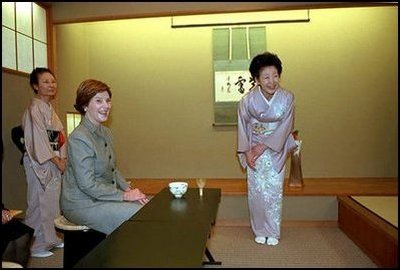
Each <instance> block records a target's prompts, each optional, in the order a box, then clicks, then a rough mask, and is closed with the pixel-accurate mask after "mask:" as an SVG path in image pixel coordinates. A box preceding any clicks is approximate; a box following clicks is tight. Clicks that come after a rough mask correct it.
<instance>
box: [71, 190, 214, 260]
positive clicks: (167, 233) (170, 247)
mask: <svg viewBox="0 0 400 270" xmlns="http://www.w3.org/2000/svg"><path fill="white" fill-rule="evenodd" d="M220 199H221V190H220V189H207V188H206V189H204V195H203V197H200V196H199V190H198V189H197V188H189V189H188V191H187V193H186V194H185V195H184V197H183V198H181V199H175V198H174V197H173V196H172V195H171V194H170V193H169V191H168V189H167V188H165V189H163V190H162V191H161V192H160V193H158V194H157V195H156V196H154V197H153V199H151V201H150V202H149V203H147V204H146V205H145V206H144V207H143V208H142V209H141V210H140V211H139V212H138V213H136V214H135V215H134V216H132V218H131V219H130V220H128V221H126V222H124V223H123V224H122V225H121V226H120V227H119V228H118V229H116V230H115V231H114V232H113V233H111V234H110V235H109V236H108V237H107V238H106V239H105V240H103V241H102V242H101V243H100V244H99V245H98V246H97V247H96V248H94V249H93V250H92V251H91V252H90V253H89V254H87V255H86V256H85V257H84V258H83V259H81V260H80V261H79V262H78V263H77V264H76V265H75V267H91V268H92V267H93V268H103V267H110V268H114V267H117V268H118V267H201V266H202V265H203V264H205V263H211V264H220V262H216V261H215V260H214V258H213V257H212V255H211V253H210V252H209V251H208V249H207V239H208V237H209V235H210V230H211V226H212V224H213V223H214V222H215V219H216V215H217V211H218V205H219V202H220ZM204 254H205V255H206V256H207V258H208V259H209V262H204V261H203V258H204Z"/></svg>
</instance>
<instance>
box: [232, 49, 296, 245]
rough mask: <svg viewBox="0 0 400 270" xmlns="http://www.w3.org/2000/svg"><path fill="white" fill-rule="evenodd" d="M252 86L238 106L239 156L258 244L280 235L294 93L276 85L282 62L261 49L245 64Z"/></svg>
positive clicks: (272, 242) (291, 145) (275, 241)
mask: <svg viewBox="0 0 400 270" xmlns="http://www.w3.org/2000/svg"><path fill="white" fill-rule="evenodd" d="M249 71H250V74H251V76H252V77H253V79H254V80H255V82H256V86H255V87H254V88H253V89H252V90H251V91H250V92H248V93H247V94H246V95H245V96H243V97H242V99H241V100H240V103H239V107H238V149H237V152H238V156H239V160H240V163H241V165H242V167H243V168H245V169H246V168H247V185H248V204H249V212H250V224H251V227H252V230H253V232H254V235H255V242H256V243H259V244H265V243H266V244H267V245H277V244H278V243H279V239H280V225H281V213H282V193H283V181H284V176H285V162H286V159H287V157H288V154H289V153H290V151H292V150H293V149H294V147H295V146H296V145H295V142H294V138H293V136H292V131H293V121H294V95H293V94H292V93H291V92H289V91H288V90H285V89H283V88H281V87H280V85H279V80H280V75H281V72H282V63H281V61H280V59H279V58H278V56H277V55H275V54H272V53H269V52H265V53H263V54H260V55H257V56H255V57H254V58H253V60H252V61H251V63H250V68H249Z"/></svg>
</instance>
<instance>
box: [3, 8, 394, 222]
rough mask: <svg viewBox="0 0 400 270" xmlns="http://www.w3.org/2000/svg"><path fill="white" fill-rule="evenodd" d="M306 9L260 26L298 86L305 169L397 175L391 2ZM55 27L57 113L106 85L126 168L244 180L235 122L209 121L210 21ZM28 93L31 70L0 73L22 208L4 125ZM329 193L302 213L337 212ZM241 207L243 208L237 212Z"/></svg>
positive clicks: (135, 172) (12, 186) (15, 203)
mask: <svg viewBox="0 0 400 270" xmlns="http://www.w3.org/2000/svg"><path fill="white" fill-rule="evenodd" d="M310 12H311V22H310V23H303V24H279V25H278V24H275V25H268V26H267V47H268V50H271V51H274V52H276V53H278V54H279V55H280V57H281V59H282V60H283V64H284V72H283V78H282V79H283V85H284V86H286V87H287V88H289V89H291V90H292V91H293V92H294V93H295V95H296V104H297V107H296V108H297V109H296V128H298V129H300V132H301V133H300V135H301V136H302V138H303V140H304V149H303V173H304V176H305V177H374V176H377V177H397V170H398V166H397V161H398V150H397V149H398V140H397V128H398V127H397V125H398V118H397V110H398V109H397V108H398V107H397V106H398V101H397V100H398V92H397V88H398V81H397V72H398V70H397V59H398V50H397V48H398V43H397V38H398V34H397V33H398V28H397V20H398V15H397V7H386V8H384V7H379V8H345V9H334V10H333V9H321V10H311V11H310ZM55 30H56V32H57V35H56V41H57V43H56V48H57V50H56V51H57V53H56V55H57V59H56V60H57V61H56V66H57V77H58V82H59V94H60V95H59V99H60V100H61V102H60V104H59V106H58V107H59V115H60V117H61V118H62V119H63V121H65V112H66V111H72V110H73V107H72V104H73V102H74V96H75V90H76V87H77V86H78V84H79V83H80V82H81V81H82V80H84V79H86V78H89V77H92V78H97V79H100V80H103V81H105V82H107V83H108V84H109V85H110V86H111V87H112V91H113V94H114V96H113V104H114V107H113V111H112V117H111V121H110V123H109V124H108V125H109V126H110V127H111V128H112V130H113V132H114V136H115V140H116V142H115V143H116V153H117V159H118V165H119V167H120V169H121V171H122V173H123V174H124V175H125V176H126V177H128V178H136V177H138V178H139V177H140V178H155V177H160V178H169V177H171V178H172V177H197V176H200V175H201V176H204V177H210V178H244V177H245V175H244V174H243V173H242V172H241V170H240V168H239V165H238V162H237V160H236V157H235V146H236V128H235V127H220V128H214V127H212V123H213V107H212V106H213V99H212V97H213V93H212V68H211V30H210V29H208V28H193V29H178V30H177V29H175V30H172V29H170V28H169V20H168V19H167V18H162V19H140V20H139V19H138V20H131V21H128V20H126V21H109V22H104V23H87V24H71V25H59V26H56V27H55ZM31 96H32V90H30V88H29V81H28V78H27V77H22V76H17V75H11V74H8V73H4V72H3V73H2V136H3V141H4V149H5V160H4V162H3V171H2V201H3V202H5V203H6V205H7V206H9V207H13V208H22V209H23V208H24V207H25V201H26V184H25V176H24V172H23V168H22V167H21V166H20V165H19V158H20V154H19V152H18V150H17V149H16V147H15V146H14V145H13V144H12V142H11V139H10V130H11V127H13V126H14V125H16V124H18V123H20V119H21V116H22V112H23V109H24V108H25V106H26V105H27V103H28V101H29V98H30V97H31ZM315 200H318V201H319V202H320V205H321V207H322V208H324V209H322V210H321V209H317V208H318V207H317V208H316V207H315V205H318V203H315ZM329 200H331V199H329V198H328V197H327V198H326V199H325V200H319V197H316V199H313V201H310V200H308V199H307V198H304V200H303V199H302V200H301V201H302V202H303V201H304V202H305V203H307V206H305V207H304V209H309V210H310V211H309V212H310V213H313V214H307V213H303V214H304V216H305V218H309V219H315V218H316V217H315V215H317V216H318V214H316V213H318V211H320V213H321V214H320V215H319V216H320V217H322V219H324V218H326V216H325V215H328V219H330V218H329V217H332V216H333V217H334V215H335V214H336V212H335V211H334V210H332V209H331V208H332V203H331V202H330V201H329ZM292 201H296V202H295V203H292ZM286 202H288V203H285V204H284V217H286V218H295V219H301V217H298V216H297V214H296V213H297V210H296V209H295V208H294V209H290V208H291V206H290V205H293V204H296V205H297V202H298V199H297V198H293V199H290V200H286ZM243 203H245V199H244V198H242V197H240V198H239V197H238V200H237V201H236V200H235V199H234V198H233V197H226V198H224V199H223V202H222V204H221V209H222V210H220V211H219V215H220V216H221V218H225V217H233V218H234V217H236V215H238V216H240V217H243V215H245V216H246V215H247V214H246V210H243V209H244V208H246V205H245V204H243ZM237 204H239V205H240V207H241V208H240V209H242V208H243V209H242V210H243V211H242V210H241V211H240V212H236V213H235V211H236V210H237V208H235V207H233V206H234V205H237ZM285 205H286V206H285ZM325 208H326V209H325ZM285 209H289V210H285ZM328 209H331V210H332V211H328ZM285 211H289V212H285ZM326 211H327V212H326ZM285 213H286V214H285Z"/></svg>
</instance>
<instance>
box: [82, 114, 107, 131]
mask: <svg viewBox="0 0 400 270" xmlns="http://www.w3.org/2000/svg"><path fill="white" fill-rule="evenodd" d="M82 124H83V125H84V126H85V127H86V128H87V129H88V130H89V131H90V132H91V133H94V132H96V131H98V132H100V133H101V131H102V125H101V124H100V125H98V126H95V125H94V124H93V123H92V122H91V121H90V120H89V119H88V118H87V117H86V116H84V117H83V118H82Z"/></svg>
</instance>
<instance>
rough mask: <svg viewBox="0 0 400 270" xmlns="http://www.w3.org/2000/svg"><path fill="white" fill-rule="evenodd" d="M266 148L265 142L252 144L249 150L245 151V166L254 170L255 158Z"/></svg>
mask: <svg viewBox="0 0 400 270" xmlns="http://www.w3.org/2000/svg"><path fill="white" fill-rule="evenodd" d="M266 149H267V146H266V145H265V144H262V143H259V144H257V145H255V146H253V147H252V148H251V149H250V150H249V151H247V152H245V156H246V161H247V166H249V167H250V168H252V169H253V170H254V171H255V170H256V160H257V159H258V158H259V157H260V156H261V155H262V154H263V153H264V151H265V150H266Z"/></svg>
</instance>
